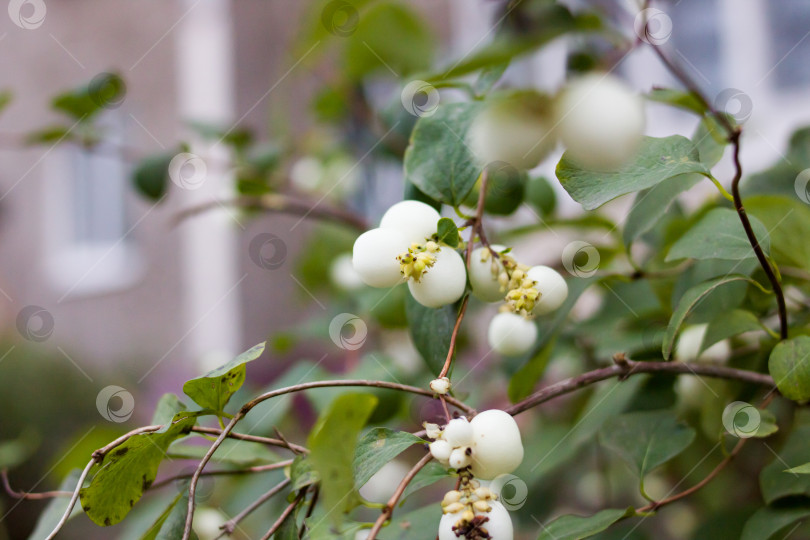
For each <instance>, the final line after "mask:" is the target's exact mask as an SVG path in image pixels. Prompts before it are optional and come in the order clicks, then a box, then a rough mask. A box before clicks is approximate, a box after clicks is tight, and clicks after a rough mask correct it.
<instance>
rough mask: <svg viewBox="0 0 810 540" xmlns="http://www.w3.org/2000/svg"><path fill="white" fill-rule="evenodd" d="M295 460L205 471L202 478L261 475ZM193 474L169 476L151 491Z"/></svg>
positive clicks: (155, 484) (152, 487)
mask: <svg viewBox="0 0 810 540" xmlns="http://www.w3.org/2000/svg"><path fill="white" fill-rule="evenodd" d="M292 462H293V460H291V459H287V460H284V461H279V462H278V463H270V464H268V465H256V466H255V467H247V468H245V469H225V470H222V471H204V472H203V473H202V474H200V476H235V475H240V474H253V473H260V472H266V471H275V470H277V469H283V468H284V467H287V466H288V465H292ZM191 475H192V473H183V474H176V475H174V476H169V477H166V478H163V479H161V480H159V481H158V482H155V483H154V484H152V485H151V486H149V489H157V488H162V487H163V486H166V485H169V484H171V483H172V482H174V481H176V480H184V479H186V478H191Z"/></svg>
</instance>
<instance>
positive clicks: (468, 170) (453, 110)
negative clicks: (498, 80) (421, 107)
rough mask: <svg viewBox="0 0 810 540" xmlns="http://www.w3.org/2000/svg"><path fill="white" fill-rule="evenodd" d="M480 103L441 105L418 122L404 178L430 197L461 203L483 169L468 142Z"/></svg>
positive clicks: (454, 204) (413, 134) (407, 157)
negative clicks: (468, 135)
mask: <svg viewBox="0 0 810 540" xmlns="http://www.w3.org/2000/svg"><path fill="white" fill-rule="evenodd" d="M480 107H481V104H480V103H449V104H446V105H440V106H439V108H438V109H436V112H435V113H434V114H432V115H430V116H423V117H421V118H420V119H419V121H418V122H417V123H416V127H414V130H413V133H412V134H411V142H410V145H409V146H408V149H407V150H406V151H405V161H404V167H405V178H406V179H407V180H408V181H409V182H411V183H413V184H414V185H415V186H416V187H418V188H419V189H420V190H421V191H422V192H424V193H425V194H426V195H428V196H429V197H432V198H433V199H436V200H437V201H440V202H443V203H445V204H449V205H451V206H459V205H460V204H461V203H463V202H464V199H465V198H466V197H467V194H468V193H469V192H470V190H471V189H472V188H473V185H475V182H476V180H477V179H478V176H479V175H480V173H481V169H480V166H479V165H478V164H477V163H476V161H475V159H474V157H473V155H472V153H471V152H470V150H469V148H468V146H467V143H466V137H467V130H468V129H469V127H470V124H471V123H472V121H473V119H474V118H475V115H476V113H477V112H478V110H479V109H480Z"/></svg>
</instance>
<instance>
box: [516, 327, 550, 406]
mask: <svg viewBox="0 0 810 540" xmlns="http://www.w3.org/2000/svg"><path fill="white" fill-rule="evenodd" d="M556 342H557V340H556V339H553V338H552V339H550V340H549V341H548V343H546V344H545V345H544V346H543V348H542V349H540V351H538V352H537V354H535V355H533V356H532V357H531V358H530V359H529V361H528V362H526V363H525V364H524V365H523V367H521V368H520V369H519V370H517V372H515V374H514V375H512V378H511V379H509V390H508V395H509V401H511V402H512V403H517V402H518V401H520V400H521V399H523V398H525V397H527V396H528V395H529V394H531V393H532V390H534V385H535V384H537V381H539V380H540V379H541V378H542V377H543V373H545V372H546V367H547V366H548V362H549V360H551V352H552V351H553V350H554V345H555V343H556Z"/></svg>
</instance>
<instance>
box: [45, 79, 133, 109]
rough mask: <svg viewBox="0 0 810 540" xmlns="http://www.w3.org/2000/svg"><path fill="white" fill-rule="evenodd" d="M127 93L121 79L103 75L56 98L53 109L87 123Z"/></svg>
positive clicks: (53, 101)
mask: <svg viewBox="0 0 810 540" xmlns="http://www.w3.org/2000/svg"><path fill="white" fill-rule="evenodd" d="M125 93H126V85H125V84H124V81H123V80H122V79H121V77H119V76H118V75H116V74H113V73H101V74H99V75H97V76H96V77H94V78H93V80H92V81H91V82H90V83H89V84H87V85H86V86H83V87H81V88H77V89H75V90H69V91H67V92H63V93H61V94H59V95H57V96H56V97H54V98H53V100H52V101H51V107H53V108H54V109H55V110H57V111H60V112H62V113H65V114H67V115H68V116H70V117H71V118H73V119H74V120H79V121H87V120H89V119H90V118H92V117H93V116H95V114H96V113H98V112H99V111H100V110H102V109H103V108H105V107H106V106H107V105H108V104H113V103H116V102H119V101H120V100H121V99H122V98H123V96H124V94H125Z"/></svg>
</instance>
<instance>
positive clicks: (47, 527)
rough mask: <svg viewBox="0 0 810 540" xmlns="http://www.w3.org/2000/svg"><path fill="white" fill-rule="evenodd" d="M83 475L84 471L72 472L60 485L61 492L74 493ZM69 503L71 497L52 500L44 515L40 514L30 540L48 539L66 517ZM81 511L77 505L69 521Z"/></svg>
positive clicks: (76, 470) (75, 470)
mask: <svg viewBox="0 0 810 540" xmlns="http://www.w3.org/2000/svg"><path fill="white" fill-rule="evenodd" d="M81 475H82V471H80V470H79V469H74V470H73V471H71V472H70V474H69V475H68V476H67V477H66V478H65V479H64V480H63V481H62V483H61V484H60V485H59V491H74V490H75V489H76V484H77V483H78V482H79V477H80V476H81ZM69 502H70V498H69V497H54V498H53V499H51V500H50V502H48V506H46V507H45V510H44V511H43V512H42V514H40V516H39V519H38V520H37V525H36V527H34V532H32V533H31V535H30V536H29V537H28V540H43V539H45V538H47V537H48V535H49V534H51V531H53V530H54V528H55V527H56V524H57V523H59V520H60V519H62V516H63V515H65V511H66V510H67V507H68V503H69ZM81 511H82V510H81V508H80V507H79V505H78V504H77V505H75V506H74V507H73V510H72V511H71V513H70V518H68V519H71V518H73V517H75V516H76V515H77V514H78V513H79V512H81Z"/></svg>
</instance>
